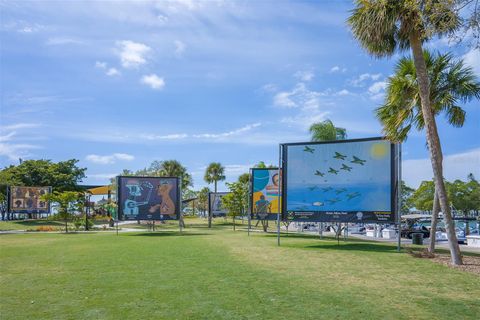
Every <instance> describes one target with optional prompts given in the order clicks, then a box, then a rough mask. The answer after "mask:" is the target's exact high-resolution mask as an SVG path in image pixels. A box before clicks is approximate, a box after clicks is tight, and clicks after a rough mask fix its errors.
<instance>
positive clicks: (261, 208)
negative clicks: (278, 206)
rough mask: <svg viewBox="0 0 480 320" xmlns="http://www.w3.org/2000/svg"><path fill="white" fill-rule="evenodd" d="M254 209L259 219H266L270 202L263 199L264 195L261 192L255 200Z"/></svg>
mask: <svg viewBox="0 0 480 320" xmlns="http://www.w3.org/2000/svg"><path fill="white" fill-rule="evenodd" d="M255 210H256V212H257V215H258V217H259V218H260V219H266V218H267V216H268V213H269V211H270V202H269V201H268V200H266V199H265V196H264V195H263V194H262V195H261V196H260V200H258V201H257V202H255Z"/></svg>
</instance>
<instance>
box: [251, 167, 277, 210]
mask: <svg viewBox="0 0 480 320" xmlns="http://www.w3.org/2000/svg"><path fill="white" fill-rule="evenodd" d="M250 172H251V179H250V181H251V199H250V208H251V212H252V219H257V220H277V218H278V217H277V215H278V213H279V212H280V210H279V209H280V208H281V190H280V171H279V170H278V168H252V169H251V171H250Z"/></svg>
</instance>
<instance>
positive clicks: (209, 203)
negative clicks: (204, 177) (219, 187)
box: [208, 191, 230, 218]
mask: <svg viewBox="0 0 480 320" xmlns="http://www.w3.org/2000/svg"><path fill="white" fill-rule="evenodd" d="M229 193H230V192H228V191H217V192H215V191H210V192H209V193H208V214H209V215H210V216H211V217H212V218H221V217H225V218H226V217H227V216H228V212H226V213H225V214H222V215H214V214H213V212H212V202H211V201H210V195H211V194H222V195H226V194H229Z"/></svg>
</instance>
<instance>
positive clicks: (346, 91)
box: [336, 89, 351, 96]
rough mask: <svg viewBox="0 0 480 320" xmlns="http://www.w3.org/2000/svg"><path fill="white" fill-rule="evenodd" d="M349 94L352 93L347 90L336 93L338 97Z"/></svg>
mask: <svg viewBox="0 0 480 320" xmlns="http://www.w3.org/2000/svg"><path fill="white" fill-rule="evenodd" d="M349 94H351V92H350V91H348V90H347V89H342V90H340V91H338V92H336V95H339V96H348V95H349Z"/></svg>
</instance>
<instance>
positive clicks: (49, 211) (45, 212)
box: [7, 186, 53, 215]
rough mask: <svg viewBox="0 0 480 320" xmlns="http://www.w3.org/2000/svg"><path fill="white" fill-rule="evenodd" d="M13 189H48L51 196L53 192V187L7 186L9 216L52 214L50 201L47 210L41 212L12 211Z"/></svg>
mask: <svg viewBox="0 0 480 320" xmlns="http://www.w3.org/2000/svg"><path fill="white" fill-rule="evenodd" d="M11 188H47V189H48V193H49V194H51V193H52V192H53V188H52V186H7V213H9V214H28V215H31V214H47V215H48V214H51V213H52V206H51V204H50V201H47V204H48V206H47V210H45V211H41V212H40V210H30V211H29V210H23V211H12V203H11V202H12V199H11V196H12V190H11Z"/></svg>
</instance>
